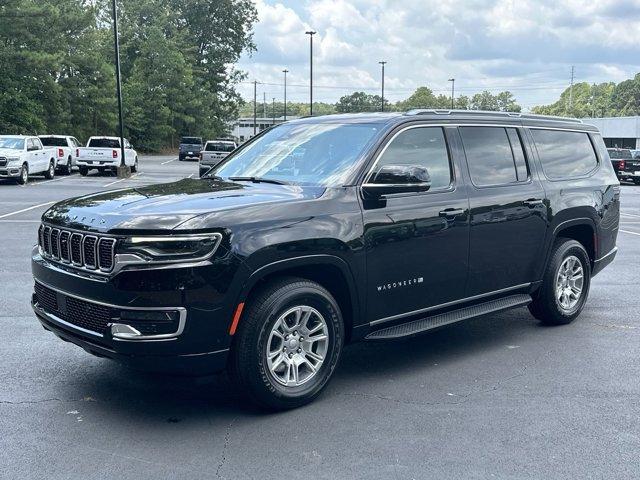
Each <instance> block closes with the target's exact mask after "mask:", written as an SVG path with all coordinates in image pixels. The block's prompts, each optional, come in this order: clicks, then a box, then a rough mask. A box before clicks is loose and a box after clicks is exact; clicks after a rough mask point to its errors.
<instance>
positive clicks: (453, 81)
mask: <svg viewBox="0 0 640 480" xmlns="http://www.w3.org/2000/svg"><path fill="white" fill-rule="evenodd" d="M448 81H449V82H451V110H453V109H454V105H453V98H454V96H453V95H454V87H455V84H456V79H455V78H450V79H449V80H448Z"/></svg>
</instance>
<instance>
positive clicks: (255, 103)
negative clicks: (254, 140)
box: [253, 80, 258, 137]
mask: <svg viewBox="0 0 640 480" xmlns="http://www.w3.org/2000/svg"><path fill="white" fill-rule="evenodd" d="M257 116H258V81H257V80H254V81H253V136H254V137H255V135H256V129H257V127H258V126H257V121H258V120H257Z"/></svg>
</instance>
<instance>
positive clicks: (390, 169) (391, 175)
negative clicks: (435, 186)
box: [362, 165, 431, 197]
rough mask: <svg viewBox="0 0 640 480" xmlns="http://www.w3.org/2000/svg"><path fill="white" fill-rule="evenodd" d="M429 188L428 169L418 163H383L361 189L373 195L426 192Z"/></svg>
mask: <svg viewBox="0 0 640 480" xmlns="http://www.w3.org/2000/svg"><path fill="white" fill-rule="evenodd" d="M429 188H431V177H430V176H429V171H428V170H427V169H426V168H425V167H422V166H420V165H385V166H383V167H382V168H381V169H380V170H378V172H377V173H376V174H375V175H374V176H373V177H371V178H370V179H369V181H368V182H367V183H365V184H364V185H362V190H363V191H364V192H365V193H366V194H368V195H370V196H373V197H379V196H382V195H390V194H393V193H407V192H426V191H427V190H429Z"/></svg>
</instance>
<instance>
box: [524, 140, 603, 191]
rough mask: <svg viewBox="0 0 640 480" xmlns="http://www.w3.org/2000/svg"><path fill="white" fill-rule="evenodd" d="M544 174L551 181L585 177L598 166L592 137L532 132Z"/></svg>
mask: <svg viewBox="0 0 640 480" xmlns="http://www.w3.org/2000/svg"><path fill="white" fill-rule="evenodd" d="M531 135H532V136H533V140H534V142H535V145H536V149H537V150H538V156H539V157H540V163H541V164H542V170H543V172H544V174H545V175H546V176H547V178H549V179H550V180H566V179H570V178H579V177H584V176H585V175H588V174H589V173H591V172H592V171H593V170H595V168H596V167H597V166H598V159H597V157H596V152H595V150H594V149H593V145H592V144H591V140H590V139H589V134H587V133H586V132H569V131H562V130H541V129H531Z"/></svg>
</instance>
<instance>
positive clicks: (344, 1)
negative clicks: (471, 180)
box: [240, 0, 640, 107]
mask: <svg viewBox="0 0 640 480" xmlns="http://www.w3.org/2000/svg"><path fill="white" fill-rule="evenodd" d="M256 5H257V8H258V14H259V19H260V20H259V23H258V24H257V25H256V28H255V42H256V45H257V48H258V51H257V52H256V53H255V54H254V55H253V56H252V57H247V56H245V57H243V59H242V60H241V63H240V68H242V69H244V70H245V71H247V72H248V73H249V76H250V78H249V80H253V79H254V78H255V79H257V80H259V81H261V82H265V83H272V84H279V83H281V82H282V73H281V71H282V69H283V68H285V67H286V68H288V69H289V70H290V72H291V73H290V74H289V82H290V87H289V91H288V96H289V98H290V99H291V100H297V101H305V100H306V99H307V98H308V87H307V85H308V79H309V66H308V59H309V39H308V36H307V35H305V34H304V32H305V31H306V30H309V29H314V30H316V31H317V32H318V33H317V35H316V36H315V37H314V84H315V86H316V88H315V89H314V98H316V99H318V100H322V101H331V102H334V101H336V100H337V99H338V98H339V97H340V96H341V95H344V94H348V93H351V92H352V91H354V90H365V91H368V92H371V93H377V92H378V89H379V83H380V66H379V65H378V61H379V60H387V61H388V62H389V63H388V64H387V68H386V80H385V85H386V94H387V96H388V97H389V98H390V99H392V100H398V99H402V98H406V97H407V96H408V95H410V93H411V91H412V90H413V89H415V88H416V87H417V86H420V85H428V86H430V87H431V88H432V89H434V90H436V91H441V92H443V93H444V92H447V91H448V89H449V84H448V82H447V79H448V78H450V77H455V78H456V89H457V91H458V92H459V93H463V94H473V93H475V92H477V91H480V90H482V89H485V88H487V89H490V90H494V91H497V90H501V89H509V90H511V91H512V92H514V94H515V95H516V97H517V98H518V100H519V101H520V102H521V104H523V105H524V106H525V107H531V106H533V105H535V104H539V103H549V102H552V101H555V99H556V98H557V96H558V94H559V93H560V91H562V89H563V88H564V87H565V86H566V85H567V84H568V79H569V71H570V68H571V65H575V66H576V80H577V81H588V82H601V81H609V80H613V81H620V80H621V79H624V78H628V77H630V76H632V75H633V74H635V73H636V72H638V71H640V56H639V55H638V54H637V51H638V45H640V0H622V1H621V0H601V1H598V2H593V1H592V0H564V1H558V0H451V1H445V2H443V1H441V0H351V1H348V0H257V2H256ZM259 89H260V92H262V91H263V90H264V91H265V92H266V93H267V94H268V95H267V96H268V97H273V96H275V97H280V96H281V90H282V88H281V87H280V86H278V85H264V86H261V87H259ZM240 90H241V92H242V93H243V95H244V96H245V97H246V98H249V97H250V95H252V93H253V92H252V88H251V86H250V85H248V84H243V85H242V86H241V88H240Z"/></svg>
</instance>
